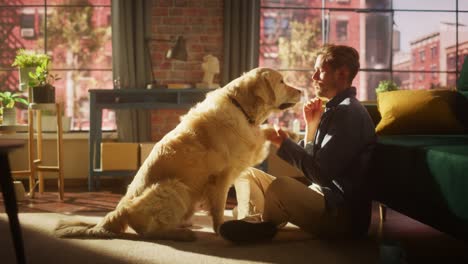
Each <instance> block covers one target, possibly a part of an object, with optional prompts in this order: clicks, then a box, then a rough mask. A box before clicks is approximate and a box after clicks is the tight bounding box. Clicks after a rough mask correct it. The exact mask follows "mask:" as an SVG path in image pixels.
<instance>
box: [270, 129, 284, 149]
mask: <svg viewBox="0 0 468 264" xmlns="http://www.w3.org/2000/svg"><path fill="white" fill-rule="evenodd" d="M275 130H276V133H270V134H268V135H267V139H268V140H270V141H271V143H272V144H273V145H275V146H276V147H278V148H279V147H280V146H281V144H283V141H284V140H285V139H287V138H289V135H288V133H286V132H284V131H283V130H281V128H279V127H275Z"/></svg>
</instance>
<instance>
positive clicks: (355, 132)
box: [277, 109, 364, 191]
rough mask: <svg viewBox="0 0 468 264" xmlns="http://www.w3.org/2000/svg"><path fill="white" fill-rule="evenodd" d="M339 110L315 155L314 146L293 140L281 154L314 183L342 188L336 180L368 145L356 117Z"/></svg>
mask: <svg viewBox="0 0 468 264" xmlns="http://www.w3.org/2000/svg"><path fill="white" fill-rule="evenodd" d="M336 111H337V112H336V113H335V114H334V117H333V121H332V122H331V123H330V125H329V127H328V130H327V131H323V133H326V134H325V136H324V139H323V141H322V144H321V148H320V149H319V150H318V151H317V152H316V153H315V155H314V153H313V152H312V145H313V144H306V145H305V147H304V148H302V147H301V146H299V145H298V144H296V143H294V142H293V141H291V140H289V139H286V140H285V141H284V142H283V144H282V145H281V146H280V148H279V149H278V153H277V154H278V156H279V157H281V158H282V159H284V160H285V161H286V162H288V163H290V164H291V165H293V166H295V167H297V168H298V169H300V170H302V172H303V173H304V175H305V176H306V177H307V178H309V179H310V180H311V181H312V182H314V183H317V184H319V185H321V186H327V187H329V186H331V185H332V184H333V183H334V185H337V187H338V188H339V189H341V186H339V185H338V184H337V182H336V181H335V180H336V179H337V177H338V176H339V175H341V174H342V173H343V171H344V170H346V169H348V168H349V166H350V165H351V163H352V161H353V159H354V158H355V157H356V156H357V155H359V152H360V151H361V149H362V146H363V144H364V142H363V138H361V134H362V133H361V129H360V125H359V123H360V122H359V121H360V120H359V118H357V120H356V118H353V117H352V115H351V114H350V113H349V111H348V112H347V111H340V109H337V110H336ZM309 145H310V146H309ZM342 191H343V190H342Z"/></svg>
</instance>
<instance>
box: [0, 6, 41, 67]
mask: <svg viewBox="0 0 468 264" xmlns="http://www.w3.org/2000/svg"><path fill="white" fill-rule="evenodd" d="M43 15H44V9H43V8H41V7H24V8H16V7H2V8H0V51H1V52H0V69H9V68H11V64H12V63H13V61H14V59H15V56H16V51H17V50H18V49H20V48H26V49H29V50H37V51H40V52H42V50H41V49H40V48H39V46H41V45H42V44H43V39H42V36H43V32H44V27H43V23H42V21H43Z"/></svg>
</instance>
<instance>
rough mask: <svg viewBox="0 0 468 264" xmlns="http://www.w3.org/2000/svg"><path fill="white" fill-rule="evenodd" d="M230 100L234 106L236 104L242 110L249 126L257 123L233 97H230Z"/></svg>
mask: <svg viewBox="0 0 468 264" xmlns="http://www.w3.org/2000/svg"><path fill="white" fill-rule="evenodd" d="M228 97H229V99H230V100H231V102H232V104H234V105H235V106H236V107H237V108H239V110H241V112H242V113H243V114H244V116H245V118H246V119H247V121H248V122H249V124H251V125H253V124H255V121H254V120H252V118H250V116H249V115H248V114H247V112H246V111H245V110H244V108H242V105H240V104H239V102H238V101H237V100H236V99H235V98H234V97H232V96H228Z"/></svg>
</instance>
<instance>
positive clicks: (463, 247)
mask: <svg viewBox="0 0 468 264" xmlns="http://www.w3.org/2000/svg"><path fill="white" fill-rule="evenodd" d="M114 189H115V188H114ZM117 189H120V190H122V188H117ZM121 197H122V193H119V191H115V190H114V191H113V190H103V191H100V192H87V191H86V190H83V189H79V188H78V189H76V190H72V191H70V190H69V191H68V192H66V193H65V200H64V201H60V200H59V199H58V194H57V193H55V192H45V193H44V194H36V197H35V199H27V200H24V201H21V202H19V211H20V212H28V213H36V212H55V213H63V214H75V213H80V214H86V213H93V212H108V211H111V210H112V209H113V208H114V207H115V206H116V204H117V203H118V201H119V199H120V198H121ZM0 202H1V203H0V212H2V213H3V212H4V207H3V200H2V198H0ZM234 205H235V199H234V198H232V197H231V198H229V199H228V205H227V208H232V207H233V206H234ZM378 216H379V214H378V208H377V205H374V210H373V215H372V224H371V228H370V231H369V234H370V235H369V239H373V240H376V241H377V242H378V243H380V244H381V247H380V248H381V253H382V254H385V253H384V252H383V251H385V250H387V249H390V250H392V249H398V250H401V251H402V252H404V254H405V259H406V262H391V263H468V244H467V243H465V242H463V241H460V240H457V239H455V238H453V237H451V236H448V235H446V234H444V233H441V232H439V231H437V230H435V229H433V228H431V227H429V226H426V225H423V224H421V223H419V222H417V221H414V220H412V219H410V218H408V217H406V216H404V215H401V214H399V213H397V212H395V211H392V210H388V212H387V221H386V222H385V223H384V225H383V227H382V228H380V223H379V218H378ZM379 230H380V231H379Z"/></svg>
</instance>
